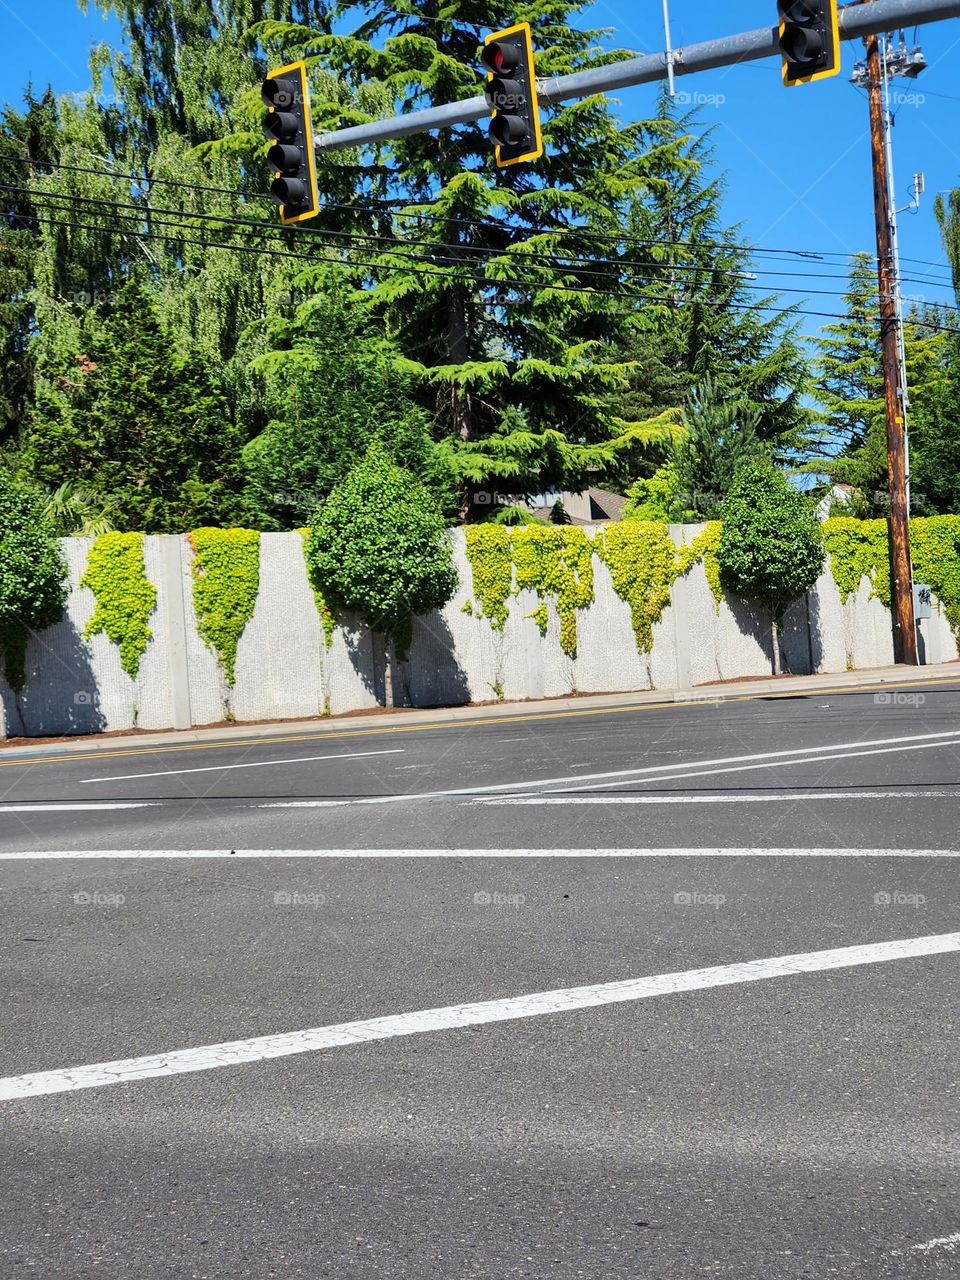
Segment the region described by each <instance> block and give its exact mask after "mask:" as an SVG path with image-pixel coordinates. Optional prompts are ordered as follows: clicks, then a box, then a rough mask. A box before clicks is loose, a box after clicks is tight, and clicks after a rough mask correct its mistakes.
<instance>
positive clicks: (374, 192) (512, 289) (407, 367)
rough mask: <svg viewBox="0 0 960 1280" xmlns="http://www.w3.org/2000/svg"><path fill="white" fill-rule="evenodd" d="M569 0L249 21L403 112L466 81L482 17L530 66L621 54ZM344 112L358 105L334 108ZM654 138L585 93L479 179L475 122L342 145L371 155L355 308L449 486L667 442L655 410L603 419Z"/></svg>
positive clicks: (559, 473) (460, 3)
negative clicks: (433, 428) (519, 29)
mask: <svg viewBox="0 0 960 1280" xmlns="http://www.w3.org/2000/svg"><path fill="white" fill-rule="evenodd" d="M586 7H587V6H586V4H585V3H582V2H580V0H561V3H559V4H557V3H553V2H549V3H548V0H537V3H534V4H533V5H529V4H528V5H524V6H520V5H518V4H516V3H515V2H514V3H510V2H504V0H499V2H498V3H494V4H493V7H492V8H491V7H490V5H489V4H488V5H484V6H480V5H478V4H477V3H476V0H456V2H454V3H448V4H443V5H441V4H439V3H437V2H436V0H431V2H428V3H426V4H423V5H417V6H415V7H413V6H410V5H407V4H401V3H389V2H381V0H368V2H367V3H355V4H351V3H343V4H341V5H340V8H339V10H338V18H337V22H336V24H335V33H334V34H330V33H323V32H321V33H318V34H316V35H310V34H308V33H306V32H304V31H302V30H295V29H290V28H289V27H284V26H283V25H282V24H269V23H268V24H264V25H263V26H262V27H261V28H259V29H258V35H259V38H260V39H261V40H262V41H263V42H264V43H265V44H266V45H268V46H269V45H271V44H274V43H277V44H280V43H282V44H284V45H285V47H287V48H288V49H289V50H291V51H292V50H293V49H294V48H296V49H298V50H299V51H301V52H303V53H305V54H307V55H308V56H309V57H310V58H311V60H312V61H313V62H314V64H317V65H319V66H321V67H322V68H324V69H325V70H326V71H327V72H328V73H329V74H330V75H332V76H333V77H335V78H337V80H338V82H341V83H343V84H345V85H346V86H347V87H348V88H349V89H350V90H351V91H352V92H353V94H354V96H355V98H356V99H357V102H358V103H359V102H360V100H361V99H362V97H363V94H364V93H366V94H368V95H369V94H373V96H374V98H375V99H376V101H377V102H378V103H379V104H380V109H381V112H382V111H383V110H396V111H408V110H415V109H417V108H419V107H424V106H428V105H431V104H434V103H440V102H447V101H451V100H454V99H457V98H463V97H466V96H473V95H475V94H477V93H478V92H479V91H480V90H481V88H482V83H481V80H480V76H479V73H478V70H477V63H478V48H479V46H480V45H481V44H482V39H483V34H484V31H485V30H486V29H487V28H489V27H490V26H499V25H501V24H502V25H503V26H509V25H510V24H511V23H513V22H515V21H517V20H521V19H529V20H531V21H532V22H533V24H534V26H535V29H536V32H537V42H538V44H539V46H540V48H541V50H542V52H541V53H540V54H539V56H538V62H537V71H538V74H539V75H541V76H552V75H562V74H565V73H567V72H572V71H577V70H584V69H586V68H588V67H591V66H596V65H598V64H599V63H600V62H603V61H611V60H615V59H616V58H618V57H620V56H622V55H621V54H618V53H610V54H601V53H599V52H598V33H597V32H594V31H590V30H584V29H582V28H580V27H579V26H577V25H576V24H577V19H578V18H579V17H580V16H581V14H582V13H583V12H584V10H585V9H586ZM344 32H346V33H344ZM384 95H386V99H387V100H386V101H384ZM315 105H316V122H317V124H318V127H324V126H330V125H333V126H335V125H336V123H337V120H338V119H339V117H340V116H342V115H344V111H343V104H342V100H341V99H340V98H339V97H337V98H335V99H333V100H327V101H325V100H324V99H323V98H322V96H321V95H320V94H319V93H316V94H315ZM364 115H365V113H364V112H363V111H362V110H360V109H359V107H358V108H357V109H355V110H354V111H353V112H352V114H351V115H349V116H348V118H350V119H360V118H364ZM372 115H373V113H371V112H367V113H366V115H365V118H372ZM662 132H663V129H662V126H660V125H659V124H657V123H656V122H653V123H638V124H630V125H627V126H624V127H621V126H620V124H619V123H618V121H617V120H616V118H615V116H614V113H613V108H612V105H611V104H610V102H609V100H608V99H606V98H603V97H601V96H598V97H595V98H591V99H587V100H585V101H582V102H577V103H572V104H568V105H564V106H560V107H557V108H556V109H555V110H553V111H552V112H551V113H547V118H546V119H545V122H544V137H545V142H546V146H547V154H546V156H545V157H544V159H543V161H542V162H541V163H539V164H538V165H537V166H536V167H521V168H519V169H513V170H505V171H502V172H499V173H498V172H497V171H496V170H495V168H494V165H493V148H492V146H491V144H490V142H489V140H488V139H487V137H486V136H485V132H484V131H483V130H482V129H480V128H477V127H475V126H465V127H460V128H454V129H449V130H444V131H442V133H440V134H420V135H415V136H413V137H411V138H407V139H402V140H398V141H396V142H393V143H390V144H388V145H385V146H383V147H379V148H375V149H371V150H370V151H369V152H368V153H365V154H364V155H363V156H362V157H356V156H353V157H351V156H347V160H348V161H349V160H354V159H364V160H366V161H367V162H368V163H369V164H370V165H371V166H372V169H371V172H372V174H373V175H374V177H373V179H372V180H371V182H370V183H369V184H366V185H365V186H364V187H362V188H361V192H360V194H359V196H358V197H357V198H358V200H359V201H360V203H361V207H362V209H363V212H364V220H365V223H366V229H367V234H377V235H380V236H382V237H383V240H382V241H381V243H380V247H379V252H376V253H372V252H371V251H370V250H366V251H365V254H364V256H365V258H366V260H367V261H368V262H370V263H371V265H370V266H369V267H367V268H364V269H363V275H364V280H365V282H366V283H367V284H368V285H369V286H370V288H369V289H368V291H367V295H366V296H367V301H368V305H369V307H370V309H371V311H372V313H373V314H374V315H375V316H376V317H377V319H378V321H379V323H380V324H381V325H382V326H383V328H384V329H385V331H386V333H387V335H388V337H389V339H390V341H391V343H392V344H393V346H394V347H395V348H396V352H397V355H396V360H397V363H398V366H399V367H400V368H401V369H402V371H403V372H405V373H407V374H409V375H411V376H412V377H413V378H415V379H416V381H417V383H418V385H419V388H420V396H421V398H422V401H423V403H424V405H425V407H427V408H429V409H430V410H431V411H432V412H433V413H434V415H435V416H436V418H437V421H438V433H439V434H440V435H441V436H443V437H444V438H446V439H447V440H448V441H449V442H450V445H449V448H450V452H451V457H452V459H453V464H454V466H455V467H456V468H457V471H458V473H459V475H460V477H461V480H462V481H463V482H464V484H465V485H466V486H467V488H468V489H469V487H470V486H471V485H472V486H475V487H484V488H490V487H496V488H497V489H498V490H499V491H502V492H506V493H514V494H517V495H524V494H527V493H530V492H533V491H537V490H543V489H544V488H550V487H554V486H558V487H570V488H577V487H579V486H581V485H583V484H585V483H589V482H590V478H591V477H594V476H596V475H600V474H603V473H610V472H611V471H614V470H616V468H617V466H618V464H621V463H622V460H623V459H624V457H626V456H635V454H636V452H637V450H638V448H640V447H643V446H645V445H646V444H647V443H648V442H650V441H652V440H657V439H665V438H667V437H668V436H669V434H670V431H669V426H668V423H667V422H666V421H665V420H662V419H658V417H657V416H656V415H652V416H646V417H644V418H642V419H637V420H634V421H628V420H626V419H624V418H623V417H622V416H620V414H619V412H618V409H617V407H616V394H615V393H619V392H623V391H625V390H626V389H627V387H628V385H629V376H630V372H631V368H632V366H631V362H630V361H629V360H626V359H624V358H623V357H622V356H621V355H620V354H619V353H618V351H617V350H615V347H614V339H615V338H616V337H617V334H618V330H619V329H620V328H622V326H623V325H624V323H625V317H624V308H623V306H622V301H621V300H620V299H619V298H618V296H617V295H618V294H619V293H620V292H622V291H623V289H624V271H623V269H622V268H621V266H620V265H619V262H618V258H619V257H621V256H627V257H629V256H630V255H629V251H627V252H626V253H624V252H623V246H622V245H621V246H620V247H618V244H617V241H618V239H619V238H621V237H622V231H623V224H624V214H625V210H626V209H627V208H628V206H629V205H630V203H631V202H632V201H634V200H636V199H639V198H640V196H641V195H642V193H643V192H644V191H646V190H647V188H648V186H649V182H650V180H651V173H652V171H653V170H654V169H655V167H656V165H657V164H663V163H665V160H663V159H660V158H659V155H658V153H659V151H660V149H661V147H662V146H666V147H667V148H668V149H670V148H671V147H672V148H674V149H675V145H674V144H673V143H672V142H670V141H667V142H666V143H662V142H661V137H660V135H661V133H662ZM385 167H388V168H389V173H388V174H384V173H383V170H384V168H385ZM325 180H326V179H325ZM384 202H389V203H387V204H385V203H384ZM398 206H399V207H398ZM608 237H609V238H608ZM354 263H355V265H357V266H358V267H359V266H360V264H359V263H357V259H356V257H355V258H354Z"/></svg>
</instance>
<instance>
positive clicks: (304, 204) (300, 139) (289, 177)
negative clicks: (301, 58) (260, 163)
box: [261, 62, 320, 226]
mask: <svg viewBox="0 0 960 1280" xmlns="http://www.w3.org/2000/svg"><path fill="white" fill-rule="evenodd" d="M261 96H262V97H263V102H264V106H266V107H267V108H269V109H268V111H267V114H266V115H265V116H264V117H263V132H264V133H265V134H266V135H267V137H268V138H269V139H270V141H271V142H272V144H273V145H272V146H271V147H270V150H269V151H268V152H267V161H268V163H269V164H270V166H271V167H272V169H273V182H272V184H271V186H270V194H271V195H272V196H273V198H274V200H276V202H277V204H278V205H279V206H280V221H281V222H282V223H283V224H284V225H285V226H286V225H287V224H288V223H290V222H303V221H304V219H305V218H315V217H316V216H317V214H318V213H319V212H320V197H319V195H318V193H317V165H316V157H315V156H314V152H313V125H312V124H311V121H310V90H309V88H308V86H307V67H306V63H304V62H292V63H291V64H290V65H289V66H288V67H279V68H278V69H277V70H276V71H271V72H270V73H269V74H268V75H267V78H266V80H264V82H263V88H262V90H261Z"/></svg>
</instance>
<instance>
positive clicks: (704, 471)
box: [669, 378, 770, 520]
mask: <svg viewBox="0 0 960 1280" xmlns="http://www.w3.org/2000/svg"><path fill="white" fill-rule="evenodd" d="M760 417H761V414H760V411H759V410H758V409H750V408H749V407H748V406H744V405H743V404H742V403H740V402H739V400H738V399H730V398H725V397H724V396H723V393H722V392H721V391H720V388H719V387H718V386H717V384H716V382H714V380H713V379H712V378H706V379H705V380H704V381H703V382H702V383H701V384H700V385H699V386H697V387H695V388H694V389H693V391H692V392H691V394H690V401H689V404H688V405H687V407H686V409H684V411H683V416H682V419H681V420H682V423H683V427H684V434H683V435H682V436H680V437H679V438H678V439H676V440H675V441H674V442H673V443H672V444H671V446H670V450H669V458H670V462H671V464H672V466H673V469H674V471H675V473H676V477H677V484H678V490H679V492H678V500H679V502H680V503H681V504H682V506H683V509H684V511H685V512H687V513H690V515H692V517H693V518H694V519H697V520H701V519H710V518H712V517H713V516H715V515H716V514H717V512H718V511H719V509H720V504H721V503H722V502H723V500H724V498H725V497H726V496H727V494H728V493H729V492H730V489H731V488H732V486H733V482H734V477H735V476H736V475H737V473H738V472H739V471H740V470H741V469H742V468H743V467H745V466H747V465H748V464H749V463H755V462H759V461H761V460H763V459H768V458H769V457H770V450H769V447H768V446H767V445H765V444H764V442H763V441H762V440H761V439H760V436H759V435H758V434H757V428H758V426H759V423H760ZM688 518H689V517H688Z"/></svg>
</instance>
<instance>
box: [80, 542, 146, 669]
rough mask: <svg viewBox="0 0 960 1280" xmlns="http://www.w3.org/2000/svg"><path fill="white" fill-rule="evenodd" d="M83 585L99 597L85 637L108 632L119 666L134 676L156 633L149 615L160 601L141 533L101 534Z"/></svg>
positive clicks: (93, 548)
mask: <svg viewBox="0 0 960 1280" xmlns="http://www.w3.org/2000/svg"><path fill="white" fill-rule="evenodd" d="M80 585H81V586H82V587H89V588H90V590H91V591H92V592H93V594H94V597H95V599H96V602H97V604H96V608H95V609H94V611H93V617H92V618H91V619H90V621H89V622H88V623H87V625H86V627H85V628H84V632H83V634H84V636H85V637H86V638H88V639H89V637H90V636H95V635H98V634H100V633H101V632H104V633H105V634H106V636H107V638H108V639H109V640H110V641H112V643H113V644H115V645H117V646H118V648H119V650H120V665H121V666H122V667H123V669H124V671H125V672H126V673H127V675H128V676H129V677H130V678H131V680H136V678H137V673H138V672H139V670H140V659H141V658H142V657H143V655H144V653H145V651H146V648H147V645H148V643H149V642H150V639H151V638H152V636H153V632H152V631H151V630H150V628H149V627H148V626H147V620H148V619H149V617H150V615H151V614H152V613H153V611H154V609H155V608H156V604H157V589H156V587H155V586H154V585H153V583H152V582H150V581H149V580H148V578H147V573H146V568H145V566H144V560H143V534H142V533H104V534H101V536H100V537H99V538H97V540H96V542H94V544H93V546H92V547H91V548H90V554H89V555H88V556H87V567H86V569H85V570H84V574H83V577H82V578H81V579H80Z"/></svg>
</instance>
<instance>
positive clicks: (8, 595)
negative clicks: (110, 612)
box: [0, 467, 67, 692]
mask: <svg viewBox="0 0 960 1280" xmlns="http://www.w3.org/2000/svg"><path fill="white" fill-rule="evenodd" d="M66 575H67V568H66V564H65V563H64V560H63V556H62V555H61V554H60V548H59V547H58V546H57V542H56V538H55V536H54V532H53V530H52V528H51V527H50V525H49V524H48V523H47V522H46V520H45V519H44V517H43V510H42V506H41V504H40V501H39V499H38V498H37V496H36V495H35V494H34V493H33V492H32V491H31V490H30V489H28V488H27V487H26V486H24V485H23V484H21V483H19V482H18V481H17V480H15V479H14V478H13V476H11V475H10V473H9V472H8V471H7V470H6V468H4V467H0V652H2V655H3V660H4V671H5V674H6V677H7V683H8V684H9V685H10V687H11V688H12V689H14V690H15V691H18V692H19V690H20V689H22V688H23V685H24V683H25V680H26V672H25V669H24V658H25V653H26V646H27V639H28V637H29V635H30V633H31V632H32V631H42V630H43V629H44V628H45V627H49V626H52V625H53V623H55V622H56V621H57V620H58V619H59V617H60V615H61V613H62V611H63V604H64V600H65V598H66V592H65V588H64V579H65V578H66Z"/></svg>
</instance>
